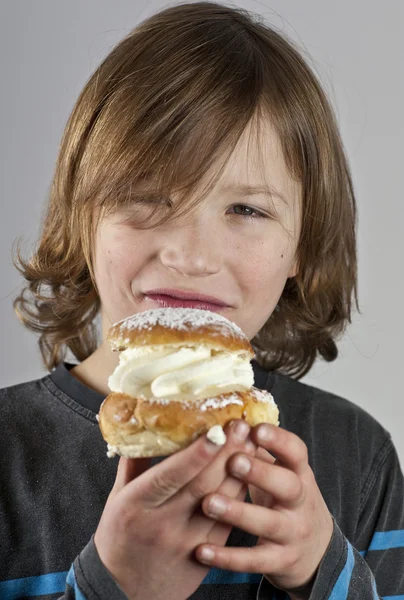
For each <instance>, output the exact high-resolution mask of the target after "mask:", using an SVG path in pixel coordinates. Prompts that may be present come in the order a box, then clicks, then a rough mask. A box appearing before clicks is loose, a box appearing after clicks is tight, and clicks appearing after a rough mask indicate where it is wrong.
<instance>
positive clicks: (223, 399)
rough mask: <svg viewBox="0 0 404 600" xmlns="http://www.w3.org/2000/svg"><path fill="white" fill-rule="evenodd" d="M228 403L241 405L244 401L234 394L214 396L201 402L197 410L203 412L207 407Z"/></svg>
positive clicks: (226, 404)
mask: <svg viewBox="0 0 404 600" xmlns="http://www.w3.org/2000/svg"><path fill="white" fill-rule="evenodd" d="M229 404H238V405H240V406H243V404H244V402H242V401H241V400H240V398H239V397H238V396H236V394H231V395H230V396H216V397H215V398H208V399H207V400H205V401H204V402H203V404H201V406H200V407H199V410H200V411H201V412H205V411H206V410H208V408H213V409H215V408H224V407H225V406H228V405H229Z"/></svg>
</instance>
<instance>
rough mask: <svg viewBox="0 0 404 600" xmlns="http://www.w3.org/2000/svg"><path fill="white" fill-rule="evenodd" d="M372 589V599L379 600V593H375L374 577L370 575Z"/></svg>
mask: <svg viewBox="0 0 404 600" xmlns="http://www.w3.org/2000/svg"><path fill="white" fill-rule="evenodd" d="M372 580H373V581H372V591H373V600H379V594H378V593H377V589H376V581H375V579H374V577H372Z"/></svg>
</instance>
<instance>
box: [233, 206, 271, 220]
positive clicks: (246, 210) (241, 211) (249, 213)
mask: <svg viewBox="0 0 404 600" xmlns="http://www.w3.org/2000/svg"><path fill="white" fill-rule="evenodd" d="M231 208H232V209H233V211H234V213H233V214H236V215H239V216H241V217H247V218H250V219H260V218H261V219H266V218H268V217H267V216H266V215H264V214H263V213H262V212H260V211H259V210H256V209H255V208H252V206H248V205H247V204H234V205H233V206H232V207H231Z"/></svg>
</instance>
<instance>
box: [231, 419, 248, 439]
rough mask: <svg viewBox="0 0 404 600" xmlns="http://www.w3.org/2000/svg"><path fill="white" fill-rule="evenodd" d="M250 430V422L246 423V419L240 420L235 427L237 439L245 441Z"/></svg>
mask: <svg viewBox="0 0 404 600" xmlns="http://www.w3.org/2000/svg"><path fill="white" fill-rule="evenodd" d="M249 431H250V427H249V425H248V423H246V422H245V421H240V422H239V423H237V424H236V426H235V428H234V436H235V437H236V439H237V440H239V441H240V442H243V441H244V440H245V439H246V437H247V435H248V433H249Z"/></svg>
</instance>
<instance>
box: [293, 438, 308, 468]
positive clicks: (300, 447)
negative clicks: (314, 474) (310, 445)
mask: <svg viewBox="0 0 404 600" xmlns="http://www.w3.org/2000/svg"><path fill="white" fill-rule="evenodd" d="M294 453H295V456H296V458H297V460H298V461H299V462H300V463H303V462H307V461H308V450H307V446H306V444H305V443H304V442H303V441H302V440H301V439H300V438H298V437H296V441H295V447H294Z"/></svg>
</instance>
